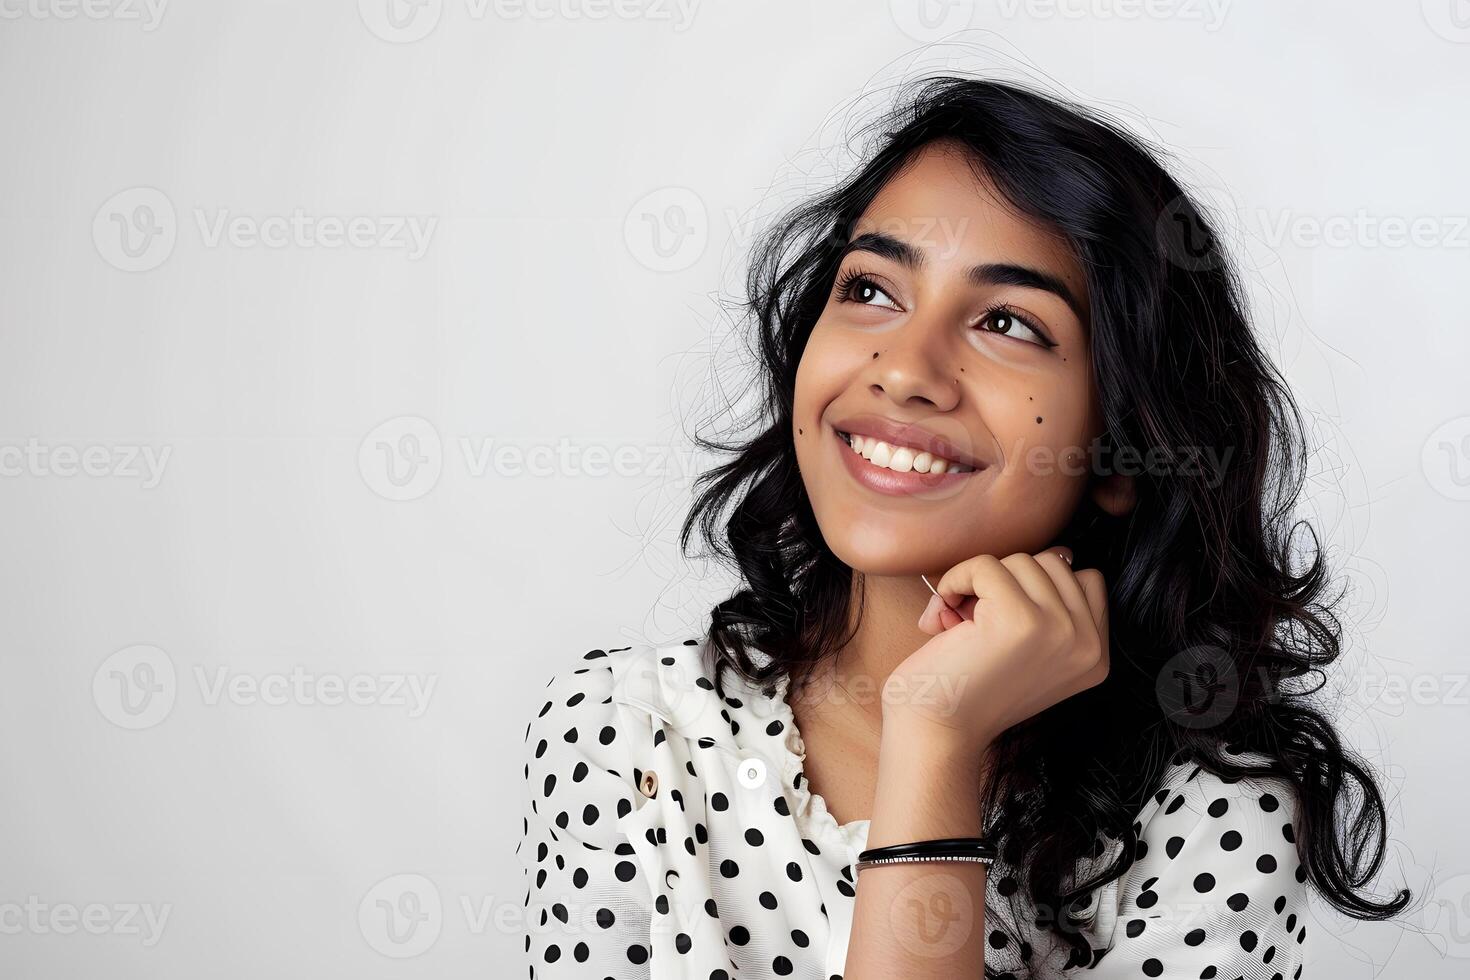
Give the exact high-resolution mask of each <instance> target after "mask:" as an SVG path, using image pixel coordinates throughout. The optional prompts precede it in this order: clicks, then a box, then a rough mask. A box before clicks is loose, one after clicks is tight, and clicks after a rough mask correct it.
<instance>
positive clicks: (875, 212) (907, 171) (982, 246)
mask: <svg viewBox="0 0 1470 980" xmlns="http://www.w3.org/2000/svg"><path fill="white" fill-rule="evenodd" d="M869 232H883V233H886V234H888V235H892V236H893V237H895V238H899V239H901V240H904V241H906V242H908V243H909V244H911V245H913V246H915V247H916V248H919V249H921V250H923V251H924V252H925V253H926V255H925V258H926V260H927V261H933V262H935V263H941V264H946V265H947V264H951V263H952V264H954V265H956V266H959V265H967V264H973V263H976V262H988V261H1001V260H1006V261H1012V262H1022V263H1024V264H1027V265H1031V266H1035V267H1044V268H1045V269H1046V270H1047V271H1050V272H1052V273H1053V274H1054V275H1057V276H1059V277H1060V278H1062V279H1063V280H1064V281H1065V282H1066V283H1067V284H1068V286H1070V287H1071V288H1072V289H1073V290H1074V291H1075V292H1076V293H1077V294H1078V295H1079V296H1082V295H1085V294H1086V281H1085V279H1084V278H1083V275H1082V268H1081V265H1080V263H1079V262H1078V261H1077V259H1076V257H1075V255H1074V254H1073V252H1072V249H1071V247H1070V245H1069V244H1068V242H1067V240H1066V238H1065V237H1063V236H1062V235H1061V233H1060V232H1058V231H1056V230H1055V229H1053V228H1051V227H1049V226H1047V225H1046V224H1044V223H1042V222H1041V221H1038V220H1037V219H1035V218H1032V217H1030V216H1029V215H1025V214H1022V213H1021V212H1020V211H1019V210H1018V209H1017V208H1016V207H1015V205H1013V204H1011V203H1010V202H1009V201H1008V200H1006V199H1005V198H1004V196H1002V194H1001V192H1000V191H999V189H998V188H997V187H996V185H995V184H994V182H993V181H992V180H990V178H989V177H988V176H987V175H986V174H985V172H984V170H983V168H982V167H981V165H980V164H979V163H978V162H977V161H976V160H975V159H974V157H973V156H972V155H970V154H969V153H968V152H966V151H963V150H960V149H957V148H955V147H953V146H951V145H949V144H947V143H940V142H935V143H930V144H928V145H927V146H925V147H923V148H922V149H920V150H919V151H917V152H916V154H915V156H914V158H913V159H911V160H910V161H909V163H908V164H907V165H906V166H905V167H903V168H901V169H900V170H899V171H898V172H897V173H896V174H895V175H894V176H893V177H892V178H891V179H889V181H888V182H887V183H886V184H884V185H883V187H882V188H880V189H879V191H878V193H877V195H876V196H875V197H874V198H873V200H872V202H871V203H870V204H869V205H868V207H867V208H866V209H865V210H864V211H863V214H862V216H861V217H860V218H859V219H858V221H857V222H855V223H854V225H853V229H852V235H851V237H857V236H858V235H861V234H865V233H869Z"/></svg>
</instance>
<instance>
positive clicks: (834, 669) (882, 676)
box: [802, 572, 938, 732]
mask: <svg viewBox="0 0 1470 980" xmlns="http://www.w3.org/2000/svg"><path fill="white" fill-rule="evenodd" d="M929 581H931V582H937V581H938V575H936V574H933V573H930V574H929ZM931 595H932V593H931V592H930V591H929V589H928V587H927V586H926V585H924V582H923V580H922V579H921V578H919V576H918V575H917V574H915V575H901V576H888V575H882V576H880V575H862V574H861V573H857V572H854V573H853V576H852V590H851V597H850V601H849V603H848V609H849V620H848V623H849V625H848V631H849V632H851V633H852V638H851V639H850V640H849V641H848V642H847V643H846V644H845V645H844V646H843V647H842V648H841V649H839V650H838V651H837V654H836V656H835V657H833V658H831V659H830V660H828V661H825V662H824V663H823V664H822V665H821V666H820V667H818V668H817V669H816V670H815V671H814V672H813V673H812V674H811V675H810V676H808V677H806V678H803V679H802V687H803V688H804V690H806V692H807V696H808V697H815V698H817V699H821V700H832V699H840V700H842V701H844V702H847V704H846V705H844V709H843V710H840V711H824V712H823V714H824V715H826V716H827V717H828V718H829V719H831V720H833V721H834V722H836V719H839V718H842V719H847V720H846V721H845V722H837V723H839V724H845V725H854V726H861V725H863V720H862V717H863V716H861V715H858V714H857V712H856V711H854V706H856V707H857V708H860V709H861V710H862V712H863V715H865V716H866V722H867V726H866V727H868V728H869V729H870V730H872V731H873V732H877V731H879V730H880V729H881V727H882V724H883V700H882V695H883V685H884V684H885V683H886V682H887V681H888V676H889V675H890V674H891V673H893V670H894V668H896V667H897V666H898V665H899V664H901V663H903V661H904V660H905V659H907V657H908V656H909V654H911V653H913V652H914V651H915V650H917V649H918V648H919V647H921V646H923V645H924V643H925V642H927V641H928V640H929V638H930V637H929V634H927V633H925V632H924V631H922V630H920V629H919V626H918V619H919V614H920V613H921V612H923V611H924V606H925V605H926V604H927V603H928V601H929V597H930V596H931ZM860 605H861V613H859V606H860Z"/></svg>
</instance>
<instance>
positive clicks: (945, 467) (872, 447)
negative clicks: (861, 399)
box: [846, 433, 975, 473]
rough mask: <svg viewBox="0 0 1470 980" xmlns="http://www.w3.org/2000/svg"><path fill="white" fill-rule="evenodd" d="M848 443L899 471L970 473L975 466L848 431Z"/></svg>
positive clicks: (870, 458) (866, 456)
mask: <svg viewBox="0 0 1470 980" xmlns="http://www.w3.org/2000/svg"><path fill="white" fill-rule="evenodd" d="M846 435H847V443H848V445H850V446H852V449H853V452H855V453H857V454H858V455H859V456H861V457H863V458H864V459H866V460H867V461H868V462H870V463H872V464H873V465H874V466H881V467H883V468H884V469H889V470H893V471H894V472H897V473H909V472H917V473H969V472H972V471H973V470H974V469H975V467H973V466H965V465H963V464H961V463H956V462H954V461H953V460H949V459H945V458H944V457H942V456H935V455H934V454H932V453H928V452H921V451H918V450H914V449H910V448H909V447H908V446H893V445H890V444H888V443H886V442H884V441H883V440H881V439H874V438H873V437H871V436H860V435H855V434H853V433H846Z"/></svg>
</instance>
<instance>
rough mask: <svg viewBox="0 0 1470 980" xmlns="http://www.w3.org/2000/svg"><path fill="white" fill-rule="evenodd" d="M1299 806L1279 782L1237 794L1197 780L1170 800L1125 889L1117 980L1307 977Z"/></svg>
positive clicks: (1112, 961)
mask: <svg viewBox="0 0 1470 980" xmlns="http://www.w3.org/2000/svg"><path fill="white" fill-rule="evenodd" d="M1294 813H1295V795H1294V794H1293V793H1292V791H1291V789H1290V786H1289V784H1287V783H1285V782H1284V781H1280V780H1274V779H1256V778H1251V779H1242V780H1239V781H1237V782H1231V783H1226V782H1225V781H1223V780H1221V779H1220V778H1218V777H1216V776H1214V775H1212V774H1210V773H1208V772H1205V771H1204V770H1200V769H1196V770H1195V771H1194V772H1193V774H1192V775H1191V776H1190V777H1189V778H1188V779H1187V780H1185V781H1184V782H1182V783H1181V784H1179V785H1178V786H1176V787H1174V788H1173V789H1171V790H1169V791H1168V792H1167V794H1166V795H1165V797H1164V799H1163V800H1161V801H1160V803H1159V806H1158V808H1157V809H1156V810H1154V813H1153V816H1152V817H1151V818H1150V819H1149V820H1148V822H1147V824H1146V826H1145V828H1144V831H1143V833H1142V835H1141V841H1142V844H1143V846H1142V847H1141V848H1140V853H1141V854H1142V857H1141V858H1140V859H1139V860H1137V861H1135V862H1134V864H1133V865H1132V866H1130V868H1129V869H1128V871H1127V872H1125V874H1124V876H1123V878H1122V880H1121V881H1120V883H1119V889H1118V899H1119V907H1118V914H1117V918H1116V920H1115V927H1114V932H1113V936H1112V941H1111V942H1110V944H1109V945H1108V947H1107V949H1106V950H1104V951H1103V952H1102V954H1101V955H1100V956H1098V958H1097V959H1095V960H1094V961H1093V970H1092V973H1093V975H1094V976H1096V977H1099V978H1106V980H1125V978H1126V980H1137V978H1139V977H1161V976H1167V977H1201V978H1204V980H1210V978H1212V977H1218V978H1220V980H1235V978H1237V977H1243V978H1245V980H1272V978H1276V980H1284V978H1287V977H1297V976H1299V975H1300V973H1301V968H1302V958H1303V957H1302V953H1303V944H1304V942H1305V940H1306V932H1307V930H1306V925H1305V923H1304V918H1305V913H1306V908H1307V894H1306V889H1305V885H1304V882H1305V874H1304V873H1303V871H1302V869H1301V867H1300V863H1299V861H1298V858H1297V852H1296V845H1295V843H1294V841H1295V831H1294V829H1293V826H1292V822H1293V815H1294Z"/></svg>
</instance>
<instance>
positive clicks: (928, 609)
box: [919, 594, 939, 620]
mask: <svg viewBox="0 0 1470 980" xmlns="http://www.w3.org/2000/svg"><path fill="white" fill-rule="evenodd" d="M938 612H939V596H937V595H933V594H931V595H930V596H929V602H928V604H927V605H925V606H924V611H923V612H922V613H920V614H919V619H920V620H923V619H924V617H926V616H930V615H936V614H938Z"/></svg>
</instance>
